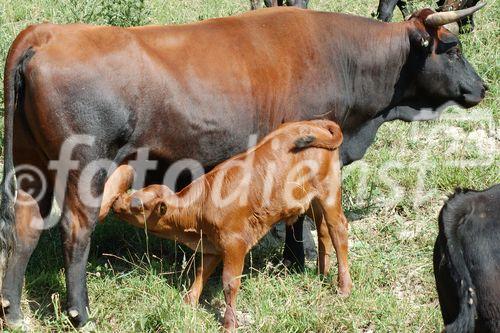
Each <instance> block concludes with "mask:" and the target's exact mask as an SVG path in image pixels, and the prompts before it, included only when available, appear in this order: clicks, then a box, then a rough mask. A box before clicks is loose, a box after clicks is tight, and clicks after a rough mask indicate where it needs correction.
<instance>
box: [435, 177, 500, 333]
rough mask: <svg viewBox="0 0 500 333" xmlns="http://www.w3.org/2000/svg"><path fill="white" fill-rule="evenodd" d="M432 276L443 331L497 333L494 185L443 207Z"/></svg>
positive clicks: (498, 197)
mask: <svg viewBox="0 0 500 333" xmlns="http://www.w3.org/2000/svg"><path fill="white" fill-rule="evenodd" d="M434 274H435V277H436V286H437V291H438V295H439V303H440V305H441V312H442V314H443V319H444V323H445V325H446V328H445V331H446V332H500V184H498V185H496V186H493V187H492V188H490V189H488V190H485V191H481V192H477V191H471V190H457V191H456V192H455V194H454V195H453V196H452V197H451V198H450V199H449V200H448V202H447V203H446V204H445V205H444V207H443V209H442V210H441V213H440V215H439V235H438V238H437V240H436V244H435V246H434Z"/></svg>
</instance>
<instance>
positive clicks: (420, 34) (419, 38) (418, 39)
mask: <svg viewBox="0 0 500 333" xmlns="http://www.w3.org/2000/svg"><path fill="white" fill-rule="evenodd" d="M410 42H411V44H412V46H414V47H416V48H419V49H422V50H430V48H431V44H432V37H431V35H429V33H428V32H427V31H426V30H425V29H412V30H411V32H410Z"/></svg>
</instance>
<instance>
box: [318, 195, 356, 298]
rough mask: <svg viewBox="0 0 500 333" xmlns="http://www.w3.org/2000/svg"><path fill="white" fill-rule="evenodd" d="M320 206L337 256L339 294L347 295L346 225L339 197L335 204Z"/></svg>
mask: <svg viewBox="0 0 500 333" xmlns="http://www.w3.org/2000/svg"><path fill="white" fill-rule="evenodd" d="M322 206H323V214H324V216H325V221H326V225H327V228H328V233H329V234H330V238H331V239H332V242H333V246H334V248H335V252H336V254H337V264H338V270H339V275H338V284H339V292H340V294H341V295H349V294H350V292H351V289H352V279H351V275H350V273H349V264H348V261H347V253H348V250H349V248H348V241H349V237H348V224H347V219H346V218H345V216H344V213H343V212H342V206H341V202H340V196H339V200H338V202H337V203H336V204H334V205H327V204H323V205H322Z"/></svg>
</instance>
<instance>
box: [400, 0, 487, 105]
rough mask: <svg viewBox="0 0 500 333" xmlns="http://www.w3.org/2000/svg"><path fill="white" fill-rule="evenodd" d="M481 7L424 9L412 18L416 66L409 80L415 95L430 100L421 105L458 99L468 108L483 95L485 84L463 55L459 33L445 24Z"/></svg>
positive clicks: (411, 30) (476, 102) (411, 26)
mask: <svg viewBox="0 0 500 333" xmlns="http://www.w3.org/2000/svg"><path fill="white" fill-rule="evenodd" d="M482 6H484V4H478V5H477V6H474V7H471V8H468V9H464V10H458V11H453V12H440V13H435V12H433V11H432V10H430V9H423V10H420V11H418V12H416V13H414V14H413V15H412V16H411V17H410V18H409V20H408V23H409V29H410V32H409V34H410V42H411V54H410V56H411V59H412V64H411V67H412V69H413V70H412V76H413V77H411V78H410V80H411V81H413V84H414V87H415V91H414V96H417V97H418V98H419V99H420V100H422V101H426V103H428V105H422V107H436V106H440V105H443V104H446V103H449V102H455V103H457V104H459V105H461V106H462V107H465V108H469V107H472V106H474V105H476V104H478V103H479V102H480V101H481V100H482V99H483V98H484V95H485V91H486V89H487V87H486V85H485V84H484V82H483V80H482V79H481V78H480V77H479V75H478V74H477V73H476V71H475V70H474V68H473V67H472V66H471V64H470V63H469V62H468V61H467V60H466V59H465V57H464V55H463V54H462V50H461V44H460V41H459V40H458V38H457V36H456V35H455V34H453V33H451V32H450V31H449V30H448V29H446V28H445V27H444V26H445V25H446V24H450V23H452V22H456V21H457V20H460V19H461V18H463V17H465V16H468V15H470V14H472V13H473V12H475V11H476V10H478V9H480V8H481V7H482Z"/></svg>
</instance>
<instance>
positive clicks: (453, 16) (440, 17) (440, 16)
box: [425, 2, 486, 27]
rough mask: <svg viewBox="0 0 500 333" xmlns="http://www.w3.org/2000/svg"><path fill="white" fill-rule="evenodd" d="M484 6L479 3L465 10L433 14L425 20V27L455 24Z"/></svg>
mask: <svg viewBox="0 0 500 333" xmlns="http://www.w3.org/2000/svg"><path fill="white" fill-rule="evenodd" d="M485 5H486V3H485V2H479V3H478V4H477V5H475V6H474V7H470V8H466V9H460V10H455V11H451V12H439V13H434V14H431V15H429V16H427V18H426V19H425V25H427V26H429V27H439V26H442V25H445V24H448V23H451V22H456V21H458V20H459V19H461V18H463V17H466V16H469V15H472V14H473V13H474V12H476V11H478V10H479V9H481V8H483V7H484V6H485Z"/></svg>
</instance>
